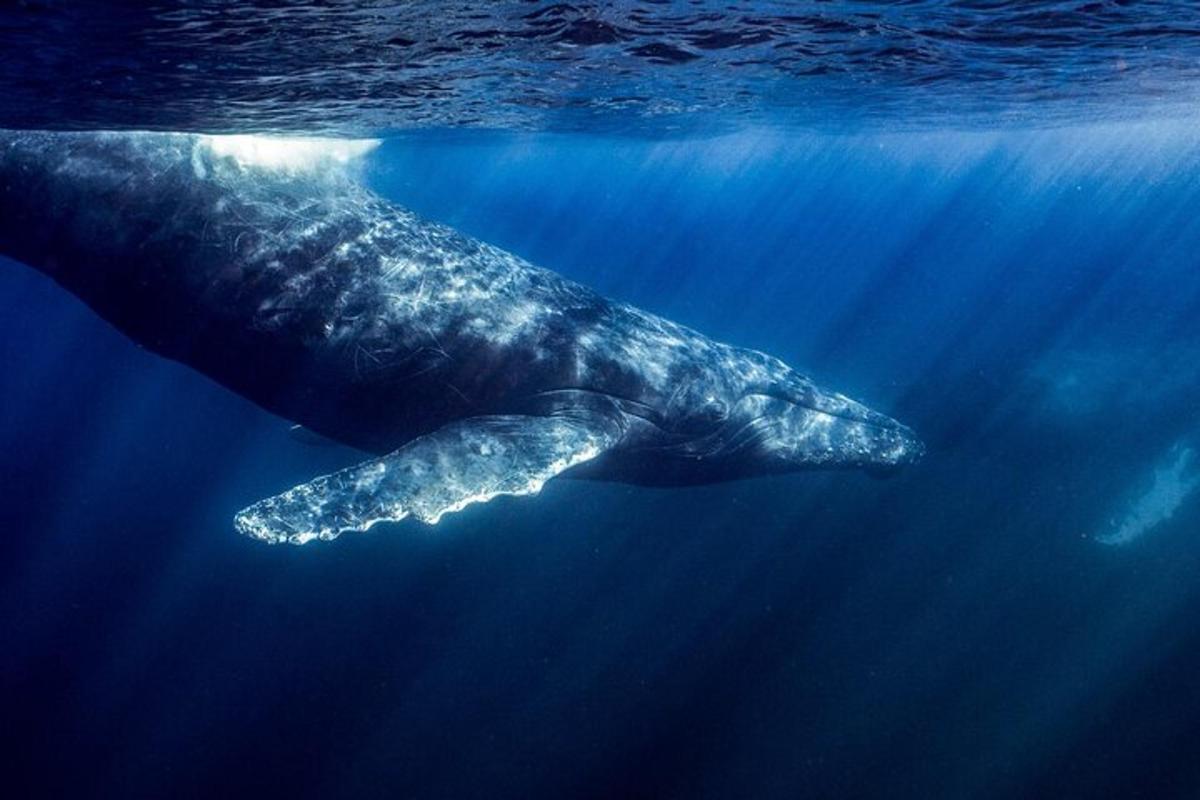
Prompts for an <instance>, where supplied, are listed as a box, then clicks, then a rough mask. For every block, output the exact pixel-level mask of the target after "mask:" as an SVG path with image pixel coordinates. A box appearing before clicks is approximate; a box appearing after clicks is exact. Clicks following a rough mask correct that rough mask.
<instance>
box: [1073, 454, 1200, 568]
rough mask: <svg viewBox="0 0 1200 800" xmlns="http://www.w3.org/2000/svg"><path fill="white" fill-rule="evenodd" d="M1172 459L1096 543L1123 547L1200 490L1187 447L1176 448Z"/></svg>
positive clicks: (1199, 470)
mask: <svg viewBox="0 0 1200 800" xmlns="http://www.w3.org/2000/svg"><path fill="white" fill-rule="evenodd" d="M1171 455H1173V456H1174V458H1173V459H1172V460H1171V461H1170V462H1169V463H1166V464H1163V465H1161V466H1158V467H1156V468H1155V470H1154V482H1153V483H1152V484H1151V486H1150V488H1149V489H1148V490H1147V491H1146V492H1145V493H1144V494H1142V495H1141V496H1140V497H1138V499H1137V500H1136V501H1135V502H1134V503H1133V505H1132V506H1131V507H1130V508H1129V510H1128V511H1126V512H1125V513H1124V514H1123V515H1122V516H1121V517H1119V518H1118V519H1116V520H1114V521H1113V523H1112V526H1113V530H1112V531H1111V532H1108V533H1103V534H1100V535H1098V536H1097V537H1096V541H1098V542H1100V543H1102V544H1108V545H1123V544H1128V543H1129V542H1132V541H1134V540H1135V539H1138V538H1140V537H1141V536H1142V535H1144V534H1145V533H1147V532H1148V531H1150V530H1152V529H1153V528H1156V527H1158V526H1159V525H1161V524H1162V523H1164V522H1166V521H1167V520H1169V519H1171V517H1173V516H1175V512H1176V511H1178V510H1179V508H1180V506H1182V505H1183V503H1184V502H1185V501H1186V500H1187V499H1188V497H1190V496H1191V494H1192V493H1193V492H1194V491H1196V489H1198V488H1200V468H1197V466H1196V464H1195V461H1196V453H1195V451H1194V450H1193V449H1192V448H1190V447H1183V446H1180V445H1176V446H1175V447H1174V448H1172V449H1171V453H1170V454H1168V456H1171Z"/></svg>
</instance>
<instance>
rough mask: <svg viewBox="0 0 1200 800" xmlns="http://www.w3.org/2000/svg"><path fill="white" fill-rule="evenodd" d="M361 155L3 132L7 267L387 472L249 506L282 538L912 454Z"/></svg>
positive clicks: (837, 406)
mask: <svg viewBox="0 0 1200 800" xmlns="http://www.w3.org/2000/svg"><path fill="white" fill-rule="evenodd" d="M369 147H370V145H369V143H357V142H331V141H323V140H273V139H266V138H256V137H220V136H204V135H194V134H168V133H66V132H62V133H59V132H15V131H14V132H0V253H3V254H4V255H7V256H10V257H12V258H14V259H16V260H18V261H21V262H24V263H26V264H28V265H30V266H32V267H34V268H36V269H38V270H40V271H42V272H44V273H45V274H47V275H49V276H50V277H51V278H53V279H54V280H55V281H57V282H58V283H59V284H61V285H62V286H63V287H65V288H66V289H67V290H68V291H70V292H71V293H73V294H74V295H76V296H77V297H79V298H80V299H81V300H83V302H85V303H87V304H88V305H89V306H90V307H91V308H92V309H94V310H95V311H96V312H97V313H98V314H99V315H100V316H101V317H103V318H104V319H106V320H108V321H109V322H110V323H112V324H113V325H115V326H116V327H117V328H119V329H120V330H121V331H123V332H124V333H126V334H127V335H128V336H129V337H130V338H132V339H133V340H134V341H136V342H138V343H139V344H141V345H143V346H144V347H146V348H148V349H150V350H152V351H154V352H156V353H159V354H161V355H163V356H166V357H168V358H172V359H175V360H178V361H180V362H183V363H185V364H187V365H189V366H191V367H193V368H195V369H197V370H199V371H200V372H202V373H204V374H205V375H208V376H209V377H210V378H212V379H214V380H216V381H218V382H220V383H221V384H223V385H224V386H226V387H228V388H229V389H231V390H233V391H235V392H237V393H239V394H241V395H243V396H244V397H246V398H248V399H250V400H252V401H253V402H255V403H257V404H259V405H260V406H262V407H263V408H266V409H267V410H269V411H272V412H274V413H276V414H278V415H280V416H282V417H285V418H287V419H288V420H291V421H292V422H293V423H296V424H297V425H300V426H303V428H304V429H307V430H308V431H311V432H312V433H313V434H315V435H319V436H321V437H327V438H329V439H333V440H335V441H338V442H342V443H344V444H347V445H350V446H352V447H356V448H359V449H361V450H364V451H367V452H369V453H371V454H373V455H374V456H376V457H375V458H372V459H370V460H368V461H365V462H363V463H362V464H359V465H357V466H353V467H349V468H347V469H344V470H342V471H340V472H335V473H333V474H331V475H327V476H323V477H319V478H316V479H315V480H312V481H310V482H308V483H305V484H302V485H300V486H297V487H295V488H292V489H289V490H287V491H285V492H283V493H282V494H279V495H277V496H275V497H271V498H268V499H266V500H262V501H260V502H258V503H255V504H254V505H252V506H250V507H249V508H246V509H245V510H243V511H241V512H240V513H238V514H237V515H236V517H235V525H236V527H237V528H238V530H240V531H242V532H243V533H246V534H249V535H251V536H254V537H256V538H259V539H262V540H264V541H268V542H292V543H304V542H307V541H310V540H313V539H332V538H334V537H336V536H337V535H339V534H340V533H341V532H343V531H356V530H358V531H361V530H366V529H367V528H369V527H370V526H371V525H373V524H375V523H376V522H380V521H395V520H400V519H404V518H406V517H413V518H415V519H417V520H419V521H421V522H424V523H427V524H436V523H437V522H438V521H439V520H440V519H442V517H443V516H444V515H446V514H448V513H451V512H454V511H457V510H460V509H462V508H464V507H466V506H467V505H470V504H472V503H476V502H482V501H486V500H489V499H491V498H493V497H496V496H498V495H527V494H536V493H537V492H538V491H539V490H540V489H541V487H542V486H543V485H544V484H545V482H546V481H548V480H550V479H551V478H554V477H556V476H558V475H561V474H563V473H568V472H569V474H570V475H571V476H572V477H581V478H591V479H602V480H618V481H626V482H629V483H637V484H657V485H685V484H697V483H705V482H712V481H722V480H729V479H735V478H741V477H749V476H753V475H762V474H769V473H779V472H791V471H798V470H806V469H818V468H865V469H868V470H870V471H872V472H880V471H890V470H893V469H896V468H898V467H900V466H903V465H905V464H909V463H911V462H913V461H915V460H916V459H917V458H919V457H920V455H921V453H922V446H921V444H920V442H919V441H918V439H917V438H916V436H915V435H914V434H913V433H912V431H910V430H909V429H908V428H906V427H905V426H903V425H901V424H899V423H897V422H895V421H894V420H892V419H890V418H888V417H887V416H884V415H883V414H880V413H877V412H875V411H872V410H870V409H868V408H867V407H865V406H864V405H862V404H860V403H858V402H856V401H854V400H851V399H849V398H847V397H845V396H843V395H841V394H838V393H836V392H831V391H827V390H825V389H823V388H821V387H819V386H818V385H817V384H815V383H814V382H813V381H812V380H811V379H810V378H808V377H807V376H805V375H803V374H801V373H799V372H797V371H795V370H793V369H791V368H789V367H788V366H787V365H786V364H784V363H783V362H782V361H780V360H778V359H776V358H773V357H771V356H768V355H765V354H763V353H760V352H757V351H754V350H749V349H744V348H739V347H734V346H731V345H727V344H723V343H720V342H716V341H713V340H711V339H709V338H707V337H705V336H703V335H702V334H700V333H697V332H696V331H694V330H691V329H690V328H687V327H684V326H682V325H679V324H676V323H674V322H671V321H669V320H665V319H662V318H660V317H657V316H655V315H653V314H650V313H647V312H645V311H641V310H639V309H637V308H634V307H632V306H630V305H627V304H624V303H620V302H615V301H612V300H608V299H606V298H604V297H601V296H600V295H598V294H597V293H595V292H593V291H592V290H590V289H588V288H586V287H584V286H582V285H580V284H578V283H574V282H572V281H569V280H567V279H565V278H563V277H561V276H559V275H557V274H555V273H553V272H549V271H547V270H544V269H540V268H538V267H535V266H533V265H531V264H529V263H527V262H526V261H524V260H522V259H521V258H519V257H517V256H515V255H513V254H511V253H508V252H505V251H504V250H501V249H499V248H497V247H493V246H491V245H488V244H485V243H483V242H480V241H477V240H475V239H472V238H470V237H468V236H465V235H463V234H461V233H459V232H457V231H455V230H453V229H451V228H448V227H446V226H444V225H440V224H437V223H434V222H430V221H426V220H423V219H421V218H420V217H418V216H417V215H416V214H414V213H412V212H411V211H408V210H406V209H404V208H400V207H398V206H396V205H394V204H391V203H389V202H387V201H386V200H384V199H383V198H381V197H380V196H378V195H377V194H375V193H373V192H371V191H370V190H369V189H367V188H366V187H365V186H364V185H363V184H362V182H361V181H360V180H358V179H357V174H356V172H357V171H356V170H355V169H354V168H353V167H352V166H350V165H348V162H351V163H352V162H353V159H354V158H355V157H356V156H358V155H360V154H361V153H362V152H364V151H365V150H367V149H369Z"/></svg>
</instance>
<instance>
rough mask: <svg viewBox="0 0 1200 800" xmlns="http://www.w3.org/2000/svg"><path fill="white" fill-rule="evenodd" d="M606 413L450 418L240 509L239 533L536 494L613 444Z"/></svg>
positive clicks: (279, 533)
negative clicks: (597, 416) (382, 452)
mask: <svg viewBox="0 0 1200 800" xmlns="http://www.w3.org/2000/svg"><path fill="white" fill-rule="evenodd" d="M614 439H615V434H614V432H613V431H612V429H611V426H610V425H607V424H604V421H603V420H599V421H598V420H591V419H588V418H581V417H565V416H552V417H533V416H489V417H473V418H470V419H466V420H462V421H460V422H455V423H451V424H450V425H447V426H445V427H444V428H441V429H439V430H437V431H434V432H433V433H430V434H427V435H425V436H422V437H420V438H418V439H414V440H413V441H411V442H409V443H408V444H406V445H404V446H403V447H401V448H400V449H399V450H396V451H395V452H393V453H389V454H388V455H386V456H382V457H380V458H376V459H372V460H370V461H365V462H363V463H361V464H357V465H355V466H353V467H348V468H347V469H343V470H340V471H338V472H334V473H332V474H330V475H325V476H322V477H320V478H315V479H314V480H311V481H309V482H308V483H303V484H301V485H299V486H296V487H293V488H291V489H288V490H287V491H286V492H283V493H282V494H278V495H275V496H274V497H268V498H267V499H265V500H260V501H259V502H257V503H255V504H254V505H252V506H249V507H248V508H245V509H243V510H242V511H239V512H238V514H237V516H236V517H235V518H234V526H235V527H236V528H237V530H238V531H239V532H240V533H243V534H246V535H247V536H252V537H254V538H255V539H261V540H263V541H266V542H271V543H281V542H288V543H291V544H304V543H306V542H310V541H312V540H314V539H324V540H328V539H335V538H337V536H338V535H339V534H341V533H342V532H343V531H365V530H367V529H368V528H370V527H371V526H372V525H374V524H375V523H377V522H395V521H399V520H402V519H405V518H407V517H414V518H416V519H418V520H420V521H421V522H424V523H426V524H428V525H436V524H437V523H438V521H439V520H441V518H442V517H443V516H445V515H446V514H450V513H453V512H455V511H461V510H462V509H463V508H466V507H467V506H469V505H471V504H473V503H485V502H487V501H488V500H491V499H492V498H494V497H498V496H500V495H532V494H537V493H538V492H539V491H541V489H542V486H543V485H545V483H546V481H548V480H550V479H551V478H553V477H555V476H556V475H559V474H560V473H562V472H564V471H566V470H568V469H570V468H571V467H573V466H576V465H577V464H582V463H583V462H585V461H590V460H591V459H593V458H595V457H596V456H598V455H600V454H601V453H603V452H604V451H605V450H606V449H607V448H608V447H610V446H611V445H612V444H613V441H614Z"/></svg>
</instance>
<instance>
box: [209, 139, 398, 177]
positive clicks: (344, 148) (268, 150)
mask: <svg viewBox="0 0 1200 800" xmlns="http://www.w3.org/2000/svg"><path fill="white" fill-rule="evenodd" d="M200 142H201V144H202V145H204V146H205V147H207V148H208V149H209V150H211V151H212V154H213V155H214V156H217V157H219V158H224V157H228V158H232V159H233V160H234V161H236V162H237V163H238V165H239V166H241V167H258V168H260V169H270V170H277V171H281V172H300V171H304V170H312V169H318V168H320V167H322V166H327V165H345V164H348V163H349V162H351V161H353V160H355V159H358V158H361V157H363V156H364V155H366V154H367V153H369V152H371V151H372V150H374V149H375V148H376V147H378V146H379V144H380V140H379V139H328V138H319V137H284V136H257V135H230V136H202V137H200Z"/></svg>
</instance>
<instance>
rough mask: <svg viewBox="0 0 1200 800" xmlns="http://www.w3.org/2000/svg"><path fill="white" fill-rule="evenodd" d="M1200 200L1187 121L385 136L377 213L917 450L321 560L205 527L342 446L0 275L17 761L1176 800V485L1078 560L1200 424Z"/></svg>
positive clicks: (95, 771) (585, 495) (1179, 581)
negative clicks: (843, 398)
mask: <svg viewBox="0 0 1200 800" xmlns="http://www.w3.org/2000/svg"><path fill="white" fill-rule="evenodd" d="M1198 175H1200V137H1197V136H1196V135H1195V134H1194V133H1192V132H1191V131H1190V129H1188V128H1186V127H1182V126H1171V125H1167V126H1162V125H1158V126H1156V125H1142V126H1124V127H1115V128H1090V129H1087V128H1080V129H1067V130H1060V131H1052V132H1042V133H1003V134H996V133H980V134H946V133H927V134H905V135H889V134H878V135H864V136H859V137H842V138H839V137H829V136H817V135H812V136H807V137H781V136H778V135H776V134H770V133H767V134H755V133H753V132H748V133H743V134H739V135H735V136H729V137H723V138H715V139H703V140H674V141H643V140H629V139H620V140H613V139H604V138H588V137H583V136H578V135H576V136H554V135H542V136H528V135H518V136H514V135H501V134H494V135H482V134H481V135H478V136H475V137H459V138H457V139H454V140H451V141H447V140H446V138H445V137H442V136H438V135H413V136H410V137H408V138H406V139H401V140H396V141H393V142H390V143H388V144H387V145H385V146H384V148H382V150H381V151H379V152H378V153H377V154H376V155H375V156H374V157H373V161H372V163H371V164H370V165H369V167H368V178H369V180H370V181H371V183H372V184H373V185H375V186H376V187H377V188H378V189H379V190H380V191H382V192H383V193H385V194H386V195H388V196H389V197H391V198H393V199H395V200H396V201H399V202H402V203H405V204H407V205H409V206H411V207H413V208H415V209H417V210H419V211H421V212H423V213H425V214H427V215H430V216H432V217H435V218H438V219H442V220H445V221H447V222H449V223H451V224H453V225H455V226H457V227H459V228H461V229H462V230H465V231H467V232H469V233H472V234H474V235H477V236H480V237H482V238H484V239H486V240H488V241H492V242H495V243H497V244H500V245H502V246H504V247H507V248H509V249H511V250H513V251H515V252H518V253H520V254H522V255H525V256H527V257H529V258H531V259H532V260H534V261H536V262H539V263H542V264H546V265H552V266H553V267H554V268H556V269H557V270H559V271H561V272H563V273H564V274H566V275H569V276H571V277H573V278H578V279H580V280H584V281H587V282H589V283H591V284H593V285H595V286H597V287H598V288H600V289H601V290H603V291H604V292H606V293H608V294H611V295H614V296H617V297H620V298H623V299H626V300H630V301H633V302H635V303H637V304H639V305H642V306H644V307H646V308H649V309H651V310H653V311H656V312H659V313H662V314H664V315H666V316H668V317H671V318H674V319H677V320H680V321H683V322H685V323H687V324H690V325H694V326H696V327H698V328H700V329H702V330H704V331H706V332H708V333H710V334H712V335H714V336H716V337H719V338H723V339H726V340H730V341H733V342H736V343H738V344H743V345H748V346H753V347H758V348H762V349H765V350H768V351H771V352H773V353H776V354H778V355H779V356H781V357H783V358H785V359H787V360H789V361H790V362H792V363H795V364H800V365H804V366H805V367H806V368H808V369H810V370H811V371H812V372H813V373H814V374H816V375H818V376H820V377H821V378H822V379H823V380H825V381H827V382H829V383H831V384H833V385H836V386H838V387H839V388H843V389H845V390H846V391H848V392H849V393H851V394H854V395H856V396H859V397H862V398H864V399H866V400H867V401H869V402H870V403H872V404H873V405H874V406H875V407H877V408H881V409H883V410H886V411H888V412H889V413H892V414H894V415H896V416H897V417H898V418H900V419H903V420H904V421H905V422H907V423H909V424H911V425H912V426H913V427H915V428H916V429H917V430H918V431H919V432H920V433H921V435H922V436H923V438H924V439H925V441H926V443H927V445H928V447H929V455H928V457H927V458H926V460H925V461H924V462H923V463H922V464H921V465H919V466H917V467H915V468H912V469H910V470H908V471H906V472H905V473H904V474H903V475H901V476H899V477H896V478H894V479H891V480H887V481H878V480H873V479H870V478H867V477H862V476H857V475H851V474H819V473H813V474H807V475H799V476H789V477H780V478H775V479H764V480H753V481H746V482H741V483H734V484H724V485H717V486H709V487H701V488H690V489H674V490H652V489H642V488H630V487H624V486H616V485H607V484H591V483H585V482H571V481H556V482H552V483H551V484H550V485H548V486H547V488H546V490H545V491H544V493H543V495H542V496H541V497H539V498H537V499H532V500H531V499H512V500H504V499H502V500H498V501H495V502H493V503H490V504H488V505H485V506H476V507H473V508H471V509H469V510H467V511H466V512H464V513H462V514H460V515H456V516H454V517H447V518H446V520H445V521H443V522H442V523H441V524H440V525H439V526H437V527H436V528H432V529H427V528H422V527H420V526H416V525H406V524H401V525H397V526H392V527H390V528H389V527H387V526H385V527H383V528H377V529H376V530H374V531H372V532H371V533H370V534H368V535H363V536H347V537H343V538H342V539H339V540H338V541H337V542H334V543H332V544H330V545H327V546H315V545H310V546H308V547H304V548H279V547H266V546H263V545H261V544H260V543H257V542H254V541H252V540H249V539H245V538H241V537H238V536H236V535H235V534H234V533H233V531H232V529H231V525H230V518H231V515H232V513H233V512H234V511H236V510H237V509H239V508H241V507H243V506H244V505H246V504H248V503H249V502H252V501H254V500H255V499H257V498H259V497H262V496H266V495H269V494H271V493H274V492H276V491H279V490H280V489H281V488H283V487H286V486H290V485H292V484H294V483H297V482H301V481H303V480H307V479H308V478H309V477H311V476H312V475H314V474H317V473H319V472H321V471H325V470H329V469H332V468H334V467H337V466H341V465H343V464H346V463H350V462H352V461H355V460H357V459H358V456H357V455H356V454H354V453H352V452H350V451H346V450H342V449H340V448H320V447H313V446H311V445H308V444H303V443H300V442H297V441H296V440H295V439H294V438H292V437H290V436H289V435H288V432H287V429H288V425H287V424H286V423H285V422H283V421H281V420H279V419H276V418H273V417H271V416H269V415H267V414H265V413H264V412H261V411H259V410H257V409H256V408H255V407H254V406H252V405H251V404H249V403H248V402H246V401H244V400H242V399H240V398H238V397H237V396H235V395H233V394H231V393H229V392H227V391H225V390H223V389H221V388H219V387H217V386H216V385H215V384H212V383H210V382H208V381H207V380H206V379H204V378H202V377H200V376H198V375H197V374H195V373H193V372H191V371H189V370H188V369H187V368H184V367H182V366H179V365H176V364H173V363H170V362H167V361H164V360H162V359H159V358H156V357H154V356H151V355H149V354H147V353H145V352H143V351H141V350H139V349H138V348H136V347H135V346H134V345H132V344H131V343H130V342H128V341H127V340H125V339H124V338H122V337H121V336H120V335H119V334H117V333H115V332H114V331H112V330H111V329H109V328H108V327H106V325H105V324H104V323H102V322H100V321H99V320H98V319H97V318H96V317H94V316H93V315H92V314H91V313H90V312H89V311H87V310H86V309H85V308H84V307H83V306H82V305H81V304H79V303H78V302H77V301H75V300H74V299H73V298H71V297H70V296H68V295H67V294H65V293H64V292H62V291H60V290H58V289H57V288H56V287H55V286H53V285H52V284H51V283H50V282H49V281H48V280H46V279H44V278H42V277H41V276H39V275H37V274H35V273H33V272H32V271H30V270H28V269H25V268H23V267H20V266H18V265H16V264H13V263H11V262H5V263H4V265H3V269H0V298H2V302H3V314H0V326H2V330H0V343H2V344H0V364H2V365H3V366H2V369H0V397H3V398H4V402H3V404H2V406H0V410H2V413H0V453H2V454H3V455H2V458H0V486H3V487H4V489H3V491H4V497H5V502H4V503H3V504H2V505H0V527H2V528H3V530H5V531H6V532H7V534H6V536H5V537H4V539H3V545H2V546H3V550H4V552H3V554H2V557H0V565H2V567H0V575H2V580H0V608H2V613H0V641H3V642H4V643H5V644H4V647H3V650H2V655H0V675H2V679H3V697H4V698H5V704H6V706H7V710H6V712H5V714H4V716H5V720H6V722H5V725H4V727H3V735H4V740H5V741H4V747H3V751H4V752H5V753H6V756H5V758H6V761H7V762H8V764H9V768H8V773H9V774H10V776H11V778H9V780H12V781H16V782H18V783H20V784H22V785H24V786H26V787H29V794H21V795H20V796H104V797H113V796H121V797H131V796H146V797H161V796H168V795H169V796H175V797H213V796H247V795H249V794H250V793H251V792H254V793H266V794H267V795H269V796H301V797H306V796H312V797H329V796H345V797H374V796H378V797H383V796H387V797H396V796H414V797H532V796H549V797H563V796H569V797H731V796H741V797H796V796H813V797H834V796H838V797H968V796H969V797H1033V796H1042V797H1050V796H1055V797H1099V796H1111V797H1156V798H1157V797H1176V796H1178V797H1187V796H1194V795H1195V793H1196V791H1197V790H1198V789H1200V766H1198V762H1197V761H1196V760H1195V759H1194V758H1193V757H1192V756H1193V755H1194V752H1195V748H1194V740H1195V734H1196V733H1197V727H1196V725H1197V724H1196V720H1197V719H1200V694H1197V691H1196V684H1195V680H1194V675H1195V665H1196V663H1197V658H1200V637H1198V635H1197V633H1196V630H1197V629H1196V626H1195V624H1194V621H1195V619H1196V618H1197V613H1198V612H1200V585H1198V584H1197V582H1196V575H1197V574H1200V548H1197V546H1196V534H1197V532H1198V530H1197V528H1198V523H1200V502H1197V499H1196V498H1195V497H1191V498H1190V499H1189V500H1187V501H1185V502H1184V503H1183V504H1182V505H1181V506H1180V507H1179V508H1178V510H1177V511H1176V513H1175V514H1174V516H1172V517H1171V518H1169V519H1167V520H1165V521H1163V522H1162V523H1161V524H1159V525H1157V526H1156V527H1154V528H1153V529H1152V530H1150V531H1148V532H1146V533H1145V534H1144V535H1142V536H1140V537H1139V538H1138V539H1137V540H1136V541H1134V542H1131V543H1129V544H1127V545H1124V546H1119V547H1117V546H1109V545H1105V544H1103V543H1101V542H1099V541H1097V537H1098V536H1100V535H1103V534H1104V533H1105V532H1106V531H1110V529H1111V526H1112V518H1113V517H1114V516H1118V515H1119V514H1121V513H1122V512H1123V510H1124V509H1125V507H1126V506H1128V505H1129V503H1130V502H1132V501H1133V500H1134V499H1136V497H1137V496H1138V495H1139V494H1140V493H1143V492H1144V491H1145V489H1146V484H1147V482H1148V479H1149V476H1150V475H1151V474H1152V473H1153V470H1154V468H1155V467H1156V465H1161V463H1162V462H1163V460H1164V458H1165V457H1166V455H1167V454H1168V452H1169V450H1170V448H1171V447H1172V446H1174V445H1176V444H1177V443H1179V442H1181V441H1187V439H1188V437H1195V436H1196V435H1197V433H1198V432H1200V419H1197V414H1196V404H1195V400H1196V397H1197V390H1198V389H1200V366H1198V365H1200V359H1198V356H1200V345H1198V344H1197V341H1198V339H1197V336H1196V333H1197V319H1198V316H1197V315H1198V313H1200V273H1198V272H1197V270H1196V265H1195V253H1197V252H1200V222H1197V218H1196V215H1195V214H1194V213H1193V210H1194V209H1195V208H1196V207H1197V204H1198V203H1200V182H1198V181H1197V176H1198ZM1081 365H1082V366H1081ZM1063 375H1068V376H1069V378H1070V379H1069V380H1058V378H1060V377H1062V376H1063Z"/></svg>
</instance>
